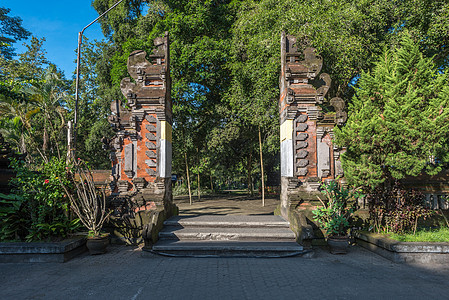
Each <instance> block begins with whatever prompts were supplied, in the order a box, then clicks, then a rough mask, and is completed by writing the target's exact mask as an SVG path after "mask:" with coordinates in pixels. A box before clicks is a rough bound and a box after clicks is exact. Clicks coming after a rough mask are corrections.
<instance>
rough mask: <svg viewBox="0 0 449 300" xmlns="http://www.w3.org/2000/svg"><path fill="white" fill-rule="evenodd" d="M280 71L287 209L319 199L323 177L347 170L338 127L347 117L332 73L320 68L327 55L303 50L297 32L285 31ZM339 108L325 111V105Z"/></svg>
mask: <svg viewBox="0 0 449 300" xmlns="http://www.w3.org/2000/svg"><path fill="white" fill-rule="evenodd" d="M281 60H282V61H281V77H280V92H281V95H280V101H279V114H280V132H281V214H282V215H283V216H284V217H285V218H288V210H289V208H290V206H292V205H294V206H296V205H297V204H298V203H299V202H302V201H307V200H316V195H317V190H318V188H319V186H320V185H321V183H322V182H324V181H327V180H334V179H335V178H336V177H338V176H343V170H342V168H341V163H340V152H341V150H342V149H338V148H336V147H335V146H334V145H333V143H332V138H333V128H334V126H335V125H336V124H342V123H343V122H345V120H346V113H345V112H344V107H345V103H344V101H343V100H342V99H340V98H333V99H331V100H330V101H328V100H326V94H327V92H328V90H329V88H330V86H331V78H330V76H329V75H328V74H326V73H321V74H320V71H321V69H322V66H323V58H322V57H321V56H320V55H319V54H318V53H317V52H316V49H314V48H305V49H304V50H303V51H301V50H300V49H299V48H298V46H297V45H296V38H295V37H293V36H289V35H286V34H285V33H282V37H281ZM324 105H327V106H332V107H333V110H334V111H335V112H331V113H324V112H323V109H322V106H324Z"/></svg>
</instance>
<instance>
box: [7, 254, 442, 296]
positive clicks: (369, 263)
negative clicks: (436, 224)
mask: <svg viewBox="0 0 449 300" xmlns="http://www.w3.org/2000/svg"><path fill="white" fill-rule="evenodd" d="M448 282H449V266H441V265H440V266H426V267H423V266H418V267H417V266H408V265H400V264H394V263H392V262H390V261H388V260H386V259H384V258H382V257H380V256H377V255H375V254H372V253H371V252H368V251H367V250H364V249H361V248H358V247H353V248H352V249H351V251H350V253H349V254H347V255H344V256H335V255H331V254H328V253H327V251H325V250H321V249H318V250H317V251H316V256H315V258H303V257H290V258H277V259H257V258H172V257H163V256H154V255H150V256H149V257H142V252H141V250H140V249H139V248H132V247H126V246H112V247H110V249H109V252H108V253H107V254H105V255H100V256H88V255H83V256H81V257H78V258H75V259H73V260H71V261H69V262H67V263H64V264H61V263H40V264H37V263H36V264H0V286H1V290H2V291H1V294H0V299H130V300H135V299H213V300H219V299H448V297H449V288H448Z"/></svg>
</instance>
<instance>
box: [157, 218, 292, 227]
mask: <svg viewBox="0 0 449 300" xmlns="http://www.w3.org/2000/svg"><path fill="white" fill-rule="evenodd" d="M164 225H165V226H176V227H238V228H242V227H252V228H254V227H263V228H267V227H280V228H289V223H288V222H287V221H286V220H285V219H284V218H282V217H281V216H274V215H257V216H248V215H219V216H217V215H203V216H195V217H182V216H174V217H171V218H169V219H168V220H166V221H165V222H164Z"/></svg>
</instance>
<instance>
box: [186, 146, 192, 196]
mask: <svg viewBox="0 0 449 300" xmlns="http://www.w3.org/2000/svg"><path fill="white" fill-rule="evenodd" d="M184 160H185V162H186V173H187V188H188V189H189V203H190V205H192V190H191V189H190V175H189V164H188V163H187V151H186V152H184Z"/></svg>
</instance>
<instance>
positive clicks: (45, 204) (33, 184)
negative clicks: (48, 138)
mask: <svg viewBox="0 0 449 300" xmlns="http://www.w3.org/2000/svg"><path fill="white" fill-rule="evenodd" d="M11 166H12V167H13V169H14V170H15V172H16V177H15V178H13V179H12V180H11V182H10V183H11V185H12V186H13V188H14V192H15V194H16V195H17V198H16V199H15V200H10V201H15V203H10V207H9V208H11V207H14V211H12V210H10V211H9V213H8V216H7V220H9V221H8V222H2V223H0V224H1V226H2V227H1V229H0V232H1V233H2V235H1V237H0V238H1V239H11V238H12V239H17V238H19V239H25V240H27V241H35V240H43V239H48V238H54V237H62V238H64V237H66V236H67V235H68V234H69V233H71V232H72V231H73V230H74V229H75V228H76V227H77V226H78V222H77V221H76V220H73V218H71V216H70V213H69V209H70V207H69V200H68V198H67V196H66V194H65V192H64V190H63V188H62V187H61V184H60V182H63V183H64V184H66V185H67V186H72V183H71V182H70V181H69V180H68V179H67V175H66V174H67V169H68V167H67V165H66V163H65V160H63V159H57V158H52V159H50V161H49V162H48V163H46V164H43V165H42V166H39V167H37V168H36V170H30V168H29V167H28V166H27V165H26V164H25V163H24V162H23V161H20V160H13V161H11ZM4 204H6V203H4ZM13 228H15V229H14V230H13Z"/></svg>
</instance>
